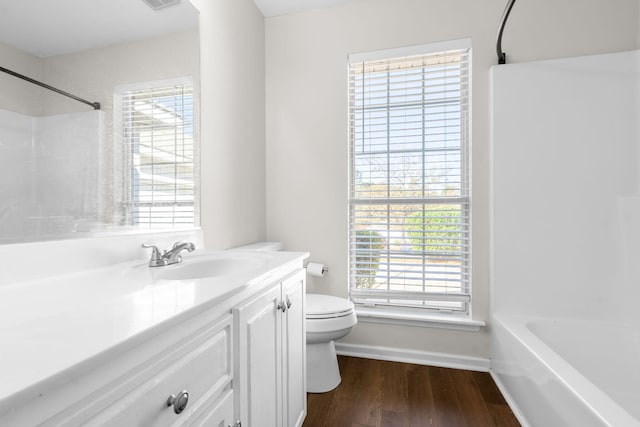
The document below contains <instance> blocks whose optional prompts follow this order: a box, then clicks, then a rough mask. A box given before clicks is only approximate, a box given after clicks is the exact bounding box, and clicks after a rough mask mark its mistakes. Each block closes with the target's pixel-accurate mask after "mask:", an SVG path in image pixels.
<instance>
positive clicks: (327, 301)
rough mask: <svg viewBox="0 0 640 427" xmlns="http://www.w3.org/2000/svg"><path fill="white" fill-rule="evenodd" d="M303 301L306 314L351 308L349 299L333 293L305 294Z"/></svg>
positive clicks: (341, 310)
mask: <svg viewBox="0 0 640 427" xmlns="http://www.w3.org/2000/svg"><path fill="white" fill-rule="evenodd" d="M305 303H306V309H307V314H311V315H319V314H332V313H343V312H345V311H352V310H353V303H352V302H351V301H349V300H348V299H345V298H340V297H336V296H333V295H321V294H307V296H306V299H305Z"/></svg>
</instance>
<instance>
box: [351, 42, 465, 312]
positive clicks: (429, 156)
mask: <svg viewBox="0 0 640 427" xmlns="http://www.w3.org/2000/svg"><path fill="white" fill-rule="evenodd" d="M464 42H465V43H466V46H462V48H453V49H447V50H444V51H437V52H434V53H428V54H415V53H414V52H415V51H416V50H419V49H417V48H416V47H412V48H411V52H412V53H411V54H410V55H408V56H399V55H396V56H389V57H388V58H390V59H380V58H379V57H380V56H381V55H380V54H379V53H377V54H376V53H374V54H373V56H374V57H375V59H374V60H368V61H367V60H361V59H360V58H361V56H360V55H358V56H357V57H356V56H352V57H350V58H349V122H350V126H349V128H350V132H349V137H350V138H349V139H350V151H349V156H350V200H349V208H350V224H349V242H350V243H349V245H350V247H349V255H350V296H351V299H352V300H353V302H354V303H355V304H359V305H363V306H367V307H376V308H380V309H387V310H389V309H392V310H397V309H398V307H403V309H407V308H409V309H412V310H414V311H418V312H424V310H433V311H439V312H442V311H444V312H456V313H467V314H468V313H469V302H470V295H471V293H470V188H469V187H470V185H469V171H470V168H469V92H470V77H469V56H470V49H469V48H468V41H464ZM463 44H464V43H463ZM458 46H460V44H458ZM428 48H430V50H431V51H433V50H432V46H429V47H428ZM384 53H385V54H387V55H388V54H389V51H386V52H384Z"/></svg>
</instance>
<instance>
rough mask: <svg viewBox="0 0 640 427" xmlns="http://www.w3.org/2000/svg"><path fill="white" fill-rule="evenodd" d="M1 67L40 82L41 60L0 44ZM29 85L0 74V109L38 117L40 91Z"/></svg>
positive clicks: (15, 78)
mask: <svg viewBox="0 0 640 427" xmlns="http://www.w3.org/2000/svg"><path fill="white" fill-rule="evenodd" d="M0 58H2V66H3V67H4V68H7V69H9V70H11V71H14V72H16V73H20V74H23V75H25V76H28V77H31V78H32V79H36V80H41V79H42V72H43V63H42V59H40V58H38V57H36V56H33V55H30V54H28V53H26V52H23V51H21V50H19V49H16V48H15V47H13V46H9V45H8V44H5V43H2V42H0ZM43 90H44V89H40V88H38V87H37V86H34V85H33V84H31V83H28V82H25V81H23V80H20V79H19V78H17V77H14V76H11V75H9V74H5V73H0V109H4V110H10V111H15V112H16V113H21V114H26V115H31V116H34V115H39V114H40V112H41V107H40V104H41V103H40V98H41V96H42V91H43Z"/></svg>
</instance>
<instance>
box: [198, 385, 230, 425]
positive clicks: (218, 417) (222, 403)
mask: <svg viewBox="0 0 640 427" xmlns="http://www.w3.org/2000/svg"><path fill="white" fill-rule="evenodd" d="M202 406H204V408H203V410H202V412H201V413H200V414H199V415H194V416H193V417H192V418H191V419H190V420H189V423H188V424H186V426H187V427H230V426H235V425H236V421H235V419H234V417H233V390H226V391H225V392H224V393H223V394H222V396H220V398H218V399H217V400H215V401H213V402H211V404H209V405H202Z"/></svg>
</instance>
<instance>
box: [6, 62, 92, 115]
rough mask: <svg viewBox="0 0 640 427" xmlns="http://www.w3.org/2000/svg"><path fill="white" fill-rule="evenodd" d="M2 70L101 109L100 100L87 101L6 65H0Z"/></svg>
mask: <svg viewBox="0 0 640 427" xmlns="http://www.w3.org/2000/svg"><path fill="white" fill-rule="evenodd" d="M0 71H2V72H3V73H7V74H10V75H12V76H14V77H17V78H19V79H22V80H26V81H28V82H29V83H33V84H34V85H37V86H40V87H43V88H45V89H49V90H52V91H54V92H57V93H59V94H60V95H64V96H66V97H69V98H71V99H75V100H76V101H78V102H82V103H83V104H87V105H90V106H91V107H93V109H94V110H99V109H100V103H99V102H91V101H87V100H86V99H82V98H80V97H77V96H75V95H72V94H70V93H69V92H65V91H63V90H60V89H58V88H55V87H53V86H49V85H48V84H46V83H42V82H39V81H38V80H34V79H32V78H31V77H27V76H25V75H23V74H20V73H16V72H15V71H11V70H9V69H7V68H4V67H0Z"/></svg>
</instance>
